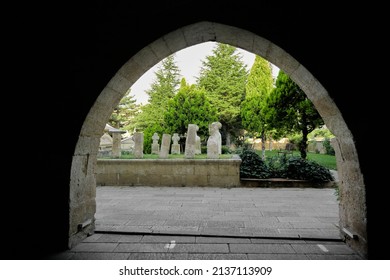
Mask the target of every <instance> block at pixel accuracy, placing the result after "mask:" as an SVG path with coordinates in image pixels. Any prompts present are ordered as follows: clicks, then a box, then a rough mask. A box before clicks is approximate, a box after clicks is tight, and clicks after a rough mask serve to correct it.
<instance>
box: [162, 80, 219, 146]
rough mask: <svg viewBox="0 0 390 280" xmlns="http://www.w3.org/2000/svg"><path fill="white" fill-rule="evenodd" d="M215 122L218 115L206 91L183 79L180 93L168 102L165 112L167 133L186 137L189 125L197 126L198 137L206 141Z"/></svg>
mask: <svg viewBox="0 0 390 280" xmlns="http://www.w3.org/2000/svg"><path fill="white" fill-rule="evenodd" d="M214 121H217V114H216V111H215V108H213V107H212V106H211V104H210V102H209V100H208V98H207V95H206V91H205V90H204V89H202V88H198V87H196V85H189V84H187V83H186V80H185V78H183V79H182V82H181V86H180V89H179V91H178V93H177V94H176V95H175V97H174V98H172V99H171V100H170V101H169V102H168V109H167V111H166V112H165V124H166V127H167V131H168V132H169V133H170V134H173V133H179V134H181V135H184V134H185V133H186V132H187V129H188V124H196V125H197V126H198V127H199V131H198V136H199V137H200V139H201V141H204V140H205V139H206V137H207V135H208V133H209V124H211V123H212V122H214Z"/></svg>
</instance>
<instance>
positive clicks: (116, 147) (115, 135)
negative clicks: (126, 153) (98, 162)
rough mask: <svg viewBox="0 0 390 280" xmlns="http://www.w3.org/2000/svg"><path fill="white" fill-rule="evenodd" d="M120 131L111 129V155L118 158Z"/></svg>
mask: <svg viewBox="0 0 390 280" xmlns="http://www.w3.org/2000/svg"><path fill="white" fill-rule="evenodd" d="M121 133H122V131H120V130H118V131H113V132H112V157H113V158H120V157H121V153H122V151H121Z"/></svg>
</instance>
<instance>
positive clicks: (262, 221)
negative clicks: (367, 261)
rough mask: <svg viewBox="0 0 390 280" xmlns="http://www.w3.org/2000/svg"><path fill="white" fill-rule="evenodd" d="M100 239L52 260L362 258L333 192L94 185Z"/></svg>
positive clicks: (97, 235) (300, 189)
mask: <svg viewBox="0 0 390 280" xmlns="http://www.w3.org/2000/svg"><path fill="white" fill-rule="evenodd" d="M96 197H97V198H96V199H97V212H96V216H95V218H96V233H95V234H94V235H92V236H90V237H88V238H87V239H85V240H84V241H83V242H82V243H80V244H78V245H77V246H75V247H74V248H72V249H71V250H69V251H66V252H63V253H61V254H58V255H56V256H53V258H54V259H183V260H184V259H268V260H272V259H353V260H357V259H361V258H360V257H359V256H358V255H357V254H355V253H354V252H353V251H352V250H351V249H350V248H349V247H348V246H347V245H346V244H345V243H344V242H342V240H341V237H340V235H339V230H338V219H339V217H338V202H337V197H336V195H335V191H334V189H314V188H305V189H303V188H284V189H280V188H277V189H272V188H266V189H265V188H200V187H182V188H175V187H97V192H96Z"/></svg>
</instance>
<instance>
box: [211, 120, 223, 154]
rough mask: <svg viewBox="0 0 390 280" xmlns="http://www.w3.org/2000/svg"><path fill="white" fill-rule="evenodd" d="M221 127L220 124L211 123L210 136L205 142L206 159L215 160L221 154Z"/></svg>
mask: <svg viewBox="0 0 390 280" xmlns="http://www.w3.org/2000/svg"><path fill="white" fill-rule="evenodd" d="M221 127H222V124H221V123H220V122H213V123H212V124H211V125H210V127H209V130H210V136H209V139H208V140H207V158H211V159H216V158H219V155H220V154H222V138H221V133H220V132H219V129H220V128H221Z"/></svg>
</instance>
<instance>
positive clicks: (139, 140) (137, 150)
mask: <svg viewBox="0 0 390 280" xmlns="http://www.w3.org/2000/svg"><path fill="white" fill-rule="evenodd" d="M133 140H134V157H135V158H143V157H144V134H143V132H134V135H133Z"/></svg>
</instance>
